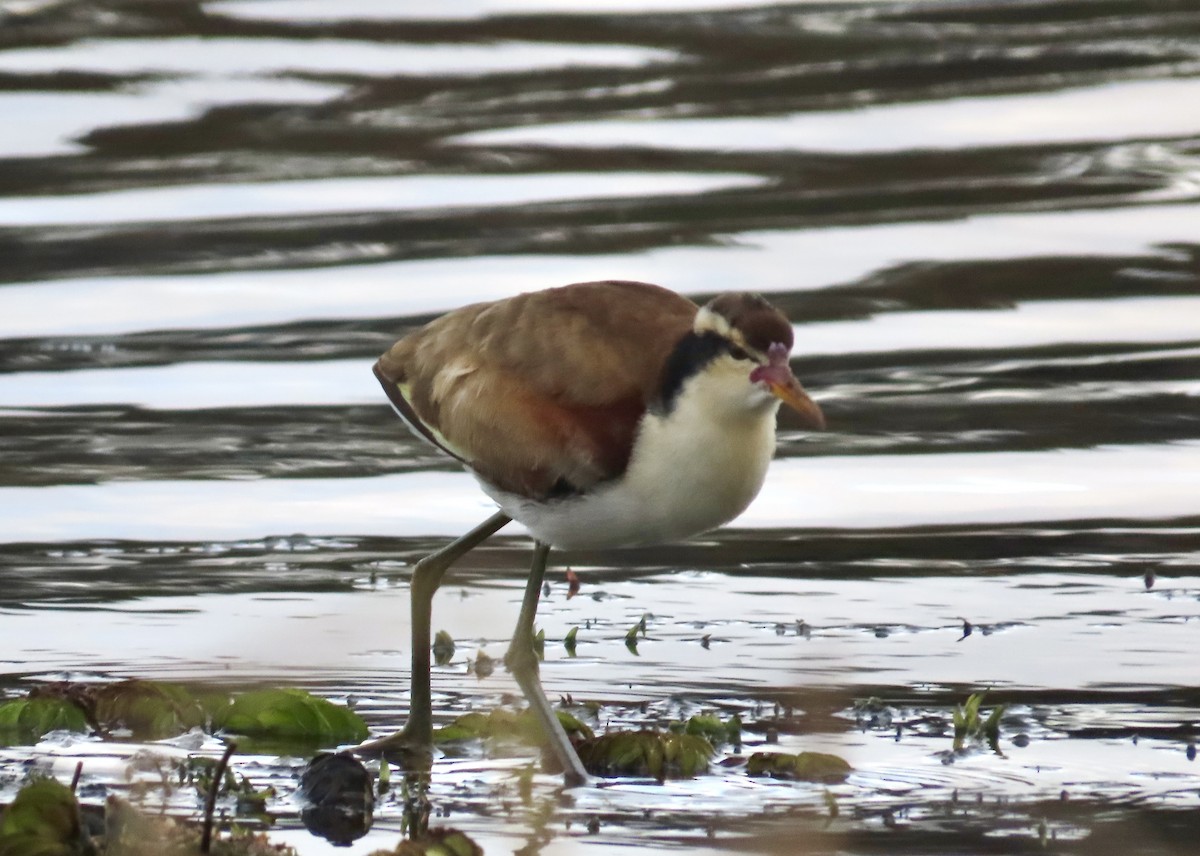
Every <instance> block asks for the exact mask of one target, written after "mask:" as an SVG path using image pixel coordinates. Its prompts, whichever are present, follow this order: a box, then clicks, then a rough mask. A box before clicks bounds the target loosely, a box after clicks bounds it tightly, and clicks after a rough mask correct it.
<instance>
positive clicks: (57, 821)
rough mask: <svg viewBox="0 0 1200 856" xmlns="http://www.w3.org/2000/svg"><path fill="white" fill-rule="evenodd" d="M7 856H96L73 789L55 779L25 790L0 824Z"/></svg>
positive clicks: (0, 848) (1, 844)
mask: <svg viewBox="0 0 1200 856" xmlns="http://www.w3.org/2000/svg"><path fill="white" fill-rule="evenodd" d="M0 852H2V853H3V854H4V856H84V854H91V853H94V852H95V850H94V849H93V847H92V843H91V840H90V839H89V838H88V836H87V834H86V832H85V831H84V826H83V821H82V819H81V818H80V815H79V803H78V802H76V800H75V795H74V794H73V793H71V789H70V788H68V787H67V786H66V785H64V784H61V783H60V782H57V781H55V780H54V779H35V780H34V781H32V782H30V783H29V784H27V785H26V786H25V787H23V788H21V790H20V792H19V793H18V794H17V796H16V798H15V799H14V800H13V802H12V805H10V806H9V807H8V810H7V811H5V812H4V818H3V820H0Z"/></svg>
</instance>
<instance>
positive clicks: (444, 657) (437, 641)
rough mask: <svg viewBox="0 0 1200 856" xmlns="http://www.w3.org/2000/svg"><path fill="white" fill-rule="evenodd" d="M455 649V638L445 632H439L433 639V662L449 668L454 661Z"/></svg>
mask: <svg viewBox="0 0 1200 856" xmlns="http://www.w3.org/2000/svg"><path fill="white" fill-rule="evenodd" d="M454 649H455V648H454V637H453V636H451V635H450V634H449V633H447V632H446V631H445V630H439V631H438V632H437V633H436V634H435V635H434V637H433V662H434V663H436V664H437V665H439V666H448V665H449V664H450V661H451V660H453V659H454Z"/></svg>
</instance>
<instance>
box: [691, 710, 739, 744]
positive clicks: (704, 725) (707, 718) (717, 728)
mask: <svg viewBox="0 0 1200 856" xmlns="http://www.w3.org/2000/svg"><path fill="white" fill-rule="evenodd" d="M681 730H682V731H683V733H684V734H694V735H698V736H700V737H703V738H705V739H706V740H708V742H709V743H711V744H713V745H714V746H719V745H721V744H722V743H735V744H736V743H741V742H742V720H741V717H739V716H737V715H736V714H734V716H733V717H731V718H730V720H729V721H728V722H722V721H721V717H719V716H717V715H716V714H712V713H699V714H696V715H695V716H692V717H689V718H688V720H687V721H686V722H684V723H682V725H681Z"/></svg>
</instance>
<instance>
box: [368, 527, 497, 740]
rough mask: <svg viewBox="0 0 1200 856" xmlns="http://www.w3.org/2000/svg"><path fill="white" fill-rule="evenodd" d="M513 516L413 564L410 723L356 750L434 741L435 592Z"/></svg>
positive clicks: (479, 528) (482, 528)
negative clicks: (431, 668)
mask: <svg viewBox="0 0 1200 856" xmlns="http://www.w3.org/2000/svg"><path fill="white" fill-rule="evenodd" d="M510 520H512V518H510V517H509V516H508V515H507V514H505V513H504V512H503V511H497V512H496V513H495V514H493V515H492V516H491V517H489V518H488V519H487V520H485V521H483V523H481V524H479V525H478V526H476V527H475V528H474V529H472V530H471V531H470V532H468V533H467V534H465V535H463V536H462V537H460V538H458V539H456V540H454V541H451V542H450V543H449V544H447V545H446V546H445V547H443V548H442V549H440V550H438V551H437V552H434V553H430V554H429V555H428V556H426V557H425V558H424V559H422V560H421V561H419V562H417V564H416V567H414V568H413V573H412V581H411V582H410V583H409V588H410V595H411V597H412V686H411V690H410V694H409V711H408V723H407V724H406V725H405V726H404V730H403V731H398V732H396V733H395V734H391V735H389V736H387V737H381V738H379V739H378V740H370V741H368V742H366V743H363V744H362V745H360V746H359V747H358V748H357V750H356V751H359V752H364V753H368V754H370V753H378V752H385V751H387V750H389V749H392V748H396V749H400V748H410V747H421V748H425V749H426V750H428V748H430V747H432V745H433V711H432V701H431V692H430V688H429V641H430V640H429V636H430V624H431V623H432V618H433V595H434V593H435V592H436V591H437V590H438V586H440V585H441V584H442V577H444V576H445V575H446V571H447V570H449V569H450V566H451V565H453V564H454V563H455V562H456V561H458V560H459V559H461V558H462V557H463V556H464V555H466V554H467V553H469V552H470V551H471V550H473V549H474V548H475V547H478V546H479V545H480V544H481V543H483V542H484V541H485V540H487V538H488V537H489V536H491V535H493V534H495V533H496V532H498V531H499V530H500V529H501V528H503V527H504V526H505V525H506V524H507V523H508V522H509V521H510Z"/></svg>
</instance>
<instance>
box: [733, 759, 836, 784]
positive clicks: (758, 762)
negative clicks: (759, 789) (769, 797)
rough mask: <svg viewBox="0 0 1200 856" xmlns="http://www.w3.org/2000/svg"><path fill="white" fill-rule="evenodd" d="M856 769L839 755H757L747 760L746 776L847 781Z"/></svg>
mask: <svg viewBox="0 0 1200 856" xmlns="http://www.w3.org/2000/svg"><path fill="white" fill-rule="evenodd" d="M853 771H854V768H853V767H851V766H850V765H849V764H847V763H846V761H845V760H843V759H842V758H839V757H838V756H837V755H827V754H825V753H823V752H801V753H799V754H798V755H792V754H790V753H787V752H755V753H754V754H753V755H751V756H750V757H749V758H748V759H746V775H748V776H770V777H771V778H775V779H795V780H797V781H803V782H843V781H845V780H846V777H847V776H849V775H850V773H852V772H853Z"/></svg>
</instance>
